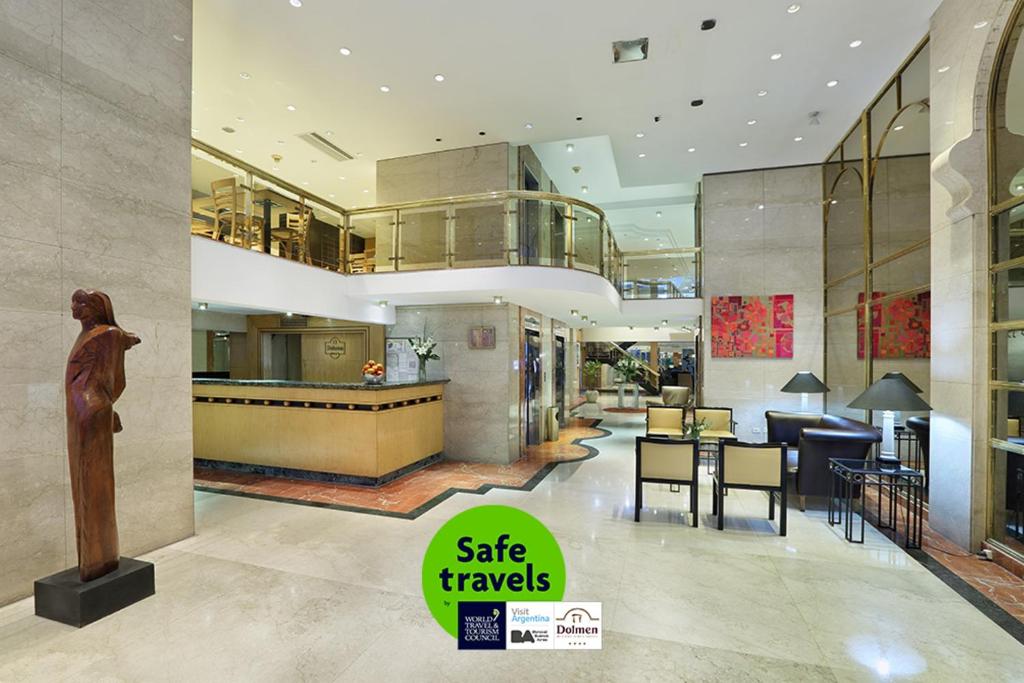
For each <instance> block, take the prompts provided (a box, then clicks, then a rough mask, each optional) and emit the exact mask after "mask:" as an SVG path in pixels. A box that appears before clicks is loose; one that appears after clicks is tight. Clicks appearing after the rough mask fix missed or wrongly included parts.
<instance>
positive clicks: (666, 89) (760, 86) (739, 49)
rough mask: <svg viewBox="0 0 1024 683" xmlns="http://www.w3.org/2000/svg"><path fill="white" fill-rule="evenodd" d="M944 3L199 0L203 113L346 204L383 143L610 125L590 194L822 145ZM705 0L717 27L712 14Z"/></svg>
mask: <svg viewBox="0 0 1024 683" xmlns="http://www.w3.org/2000/svg"><path fill="white" fill-rule="evenodd" d="M938 4H939V0H914V1H913V2H906V1H904V2H893V1H892V0H858V1H857V2H851V1H849V0H805V1H804V2H801V3H800V5H801V8H800V10H799V11H798V12H795V13H790V12H787V7H788V6H789V5H790V2H789V0H757V1H756V2H755V1H753V0H723V1H720V2H710V1H707V0H705V1H703V2H680V1H678V0H640V1H639V2H634V3H622V2H618V1H616V2H612V1H611V0H562V1H560V2H557V3H552V2H550V1H549V0H543V1H542V0H520V2H517V3H515V4H514V5H508V4H504V3H487V2H479V1H478V0H449V1H448V2H444V3H434V2H394V1H393V0H392V1H381V2H354V1H345V2H328V1H327V0H305V1H304V2H303V3H301V5H302V6H301V7H298V8H296V7H293V6H292V5H291V4H290V3H289V2H288V0H219V1H218V2H199V3H196V4H195V8H194V26H195V30H194V61H193V88H194V90H195V93H194V97H193V124H192V125H193V127H194V129H195V132H194V135H195V136H196V137H197V138H199V139H201V140H204V141H205V142H208V143H209V144H212V145H214V146H216V147H219V148H222V149H224V150H226V151H228V152H229V153H231V154H235V155H237V156H239V157H240V158H242V159H244V160H246V161H247V162H249V163H252V164H254V165H256V166H259V167H269V166H270V165H271V161H270V159H271V155H272V154H281V155H282V157H283V159H282V161H281V163H280V170H279V171H278V174H279V175H280V176H281V177H283V178H285V179H286V180H288V181H290V182H292V183H294V184H296V185H300V186H302V184H303V183H308V188H309V189H310V190H311V191H313V192H316V193H317V194H320V195H322V196H330V195H332V194H333V195H336V201H338V202H339V203H341V204H342V205H344V206H350V207H351V206H366V205H369V204H372V203H373V202H374V191H375V177H374V171H375V162H376V160H377V159H383V158H390V157H398V156H405V155H410V154H419V153H424V152H430V151H434V150H438V149H447V148H455V147H464V146H469V145H475V144H480V143H486V142H498V141H508V142H511V143H513V144H522V143H530V144H538V145H539V144H540V143H544V142H551V141H561V140H582V139H588V138H593V137H601V136H604V137H606V138H607V139H608V140H609V143H608V146H609V147H610V153H611V156H612V159H613V160H614V166H613V167H612V168H613V169H614V170H613V171H608V170H607V169H605V170H604V171H601V173H602V175H601V176H600V177H599V178H596V179H595V180H594V181H593V183H592V184H593V186H594V188H595V193H594V195H593V196H594V197H595V198H596V197H597V196H598V194H600V193H601V192H603V182H604V181H603V178H605V177H611V176H612V175H614V176H615V177H617V178H618V180H619V183H620V185H621V187H622V188H623V189H624V190H628V189H629V188H641V187H648V186H671V185H677V184H683V185H691V186H692V184H693V183H694V182H695V181H696V180H697V179H698V178H699V177H700V176H701V174H703V173H706V172H720V171H729V170H738V169H747V168H759V167H771V166H784V165H792V164H804V163H814V162H818V161H821V160H822V159H823V157H824V155H825V154H827V153H828V151H829V150H830V149H831V148H832V146H833V145H834V144H835V143H836V142H837V141H838V139H839V137H840V136H841V135H842V134H843V133H844V132H845V131H846V129H847V128H848V127H849V125H850V123H851V122H852V121H853V120H854V118H855V116H856V115H857V113H858V112H860V110H861V109H863V107H864V105H865V104H866V103H867V102H868V101H869V100H870V98H871V97H872V96H873V95H874V94H875V92H876V91H877V90H878V88H879V87H880V86H881V84H882V83H883V82H884V81H885V79H886V78H887V77H888V76H889V75H891V73H892V72H893V70H894V69H895V68H896V67H897V65H899V63H900V62H901V61H902V60H903V58H904V57H905V56H906V55H907V54H908V53H909V52H910V50H911V49H912V47H913V46H914V45H915V44H916V43H917V41H918V40H920V38H921V37H922V36H923V35H924V34H925V33H926V31H927V28H928V19H929V17H930V15H931V14H932V12H933V11H934V9H935V7H936V6H937V5H938ZM708 18H715V19H716V20H717V27H716V28H715V29H714V30H711V31H706V32H702V31H700V28H699V27H700V23H701V21H702V20H704V19H708ZM640 37H648V38H649V39H650V50H649V56H648V59H647V60H645V61H638V62H631V63H626V64H613V62H612V48H611V44H612V42H613V41H615V40H623V39H633V38H640ZM168 39H169V40H170V36H168ZM855 40H860V41H863V42H862V44H861V45H860V46H859V47H856V48H851V47H850V43H851V42H852V41H855ZM341 48H346V49H347V51H348V52H349V54H348V55H347V56H346V55H343V54H341V52H340V49H341ZM775 53H778V54H781V55H782V57H781V58H780V59H777V60H772V59H770V55H772V54H775ZM437 75H442V76H443V80H436V79H435V76H437ZM831 80H837V81H838V85H836V86H835V87H831V88H830V87H827V85H826V84H827V82H829V81H831ZM383 86H386V87H387V89H388V92H382V87H383ZM762 90H764V91H766V92H767V94H766V95H764V96H763V97H758V92H759V91H762ZM698 98H699V99H703V100H704V105H703V106H702V107H699V108H694V107H691V106H690V101H691V100H694V99H698ZM289 106H290V107H292V109H289V108H288V107H289ZM812 111H819V112H821V115H820V121H821V124H820V125H818V126H810V125H809V124H808V114H809V113H810V112H812ZM655 116H659V117H661V118H660V121H659V122H657V123H655V122H654V117H655ZM577 119H580V120H577ZM748 121H756V123H755V124H752V125H748V124H747V122H748ZM527 124H529V127H527ZM224 126H229V127H232V128H234V129H235V132H234V133H226V132H224V131H223V130H222V128H223V127H224ZM308 131H318V132H320V133H322V134H323V135H324V136H325V137H327V139H329V140H330V141H331V142H332V143H333V144H335V145H337V146H338V147H340V148H341V149H343V150H345V151H346V152H349V153H351V154H353V155H355V157H356V158H355V159H353V160H351V161H346V162H338V161H335V160H333V159H331V158H329V157H327V156H326V155H323V154H321V153H320V152H318V151H317V150H315V149H313V148H311V147H310V146H309V145H307V144H305V143H304V142H302V141H301V140H299V139H298V138H297V137H296V136H297V135H299V134H301V133H304V132H308ZM480 133H483V135H481V134H480ZM638 133H642V134H643V137H638V136H637V134H638ZM794 137H802V138H803V140H802V141H800V142H794ZM437 138H441V141H440V142H437V141H436V139H437ZM743 142H746V143H747V145H746V146H744V147H741V146H740V143H743ZM690 148H693V149H694V151H693V152H689V151H688V150H689V149H690ZM641 154H643V155H644V156H643V157H641V156H640V155H641ZM314 161H315V162H316V163H313V162H314ZM602 164H604V165H606V162H602ZM593 170H594V172H595V173H596V172H597V171H598V169H596V168H595V169H593ZM556 173H557V174H560V173H561V172H559V171H556ZM341 178H344V180H342V179H341ZM581 184H591V183H582V182H581ZM562 190H563V191H565V192H567V193H569V194H577V193H578V192H579V189H578V188H575V189H574V188H572V187H571V186H566V187H562ZM599 190H600V192H599ZM671 194H672V195H677V194H687V192H682V193H680V192H677V191H674V190H673V191H672V192H671ZM589 196H590V195H588V197H589ZM625 198H626V197H616V196H614V194H613V193H610V194H609V196H607V197H604V196H603V195H602V199H601V200H599V201H621V200H623V199H625Z"/></svg>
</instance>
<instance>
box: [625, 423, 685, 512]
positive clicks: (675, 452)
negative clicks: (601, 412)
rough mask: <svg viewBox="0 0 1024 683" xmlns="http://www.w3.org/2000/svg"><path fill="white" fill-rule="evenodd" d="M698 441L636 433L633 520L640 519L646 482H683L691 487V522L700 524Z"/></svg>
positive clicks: (677, 483)
mask: <svg viewBox="0 0 1024 683" xmlns="http://www.w3.org/2000/svg"><path fill="white" fill-rule="evenodd" d="M697 446H698V444H697V441H695V440H691V441H679V440H675V439H663V438H651V437H644V436H638V437H636V482H635V483H636V494H635V495H636V497H635V499H634V505H633V521H634V522H639V521H640V508H641V507H643V500H644V494H643V490H644V489H643V485H644V482H652V483H659V484H676V485H679V484H682V485H684V486H688V487H689V489H690V516H691V518H692V519H691V524H692V525H693V526H697V471H698V464H697V455H698V454H697Z"/></svg>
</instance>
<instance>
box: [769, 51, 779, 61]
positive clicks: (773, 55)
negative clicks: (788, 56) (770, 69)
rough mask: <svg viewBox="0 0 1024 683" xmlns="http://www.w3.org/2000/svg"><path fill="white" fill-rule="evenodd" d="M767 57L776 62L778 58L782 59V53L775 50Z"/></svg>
mask: <svg viewBox="0 0 1024 683" xmlns="http://www.w3.org/2000/svg"><path fill="white" fill-rule="evenodd" d="M769 59H771V60H772V61H773V62H777V61H779V60H780V59H782V53H781V52H775V53H773V54H772V56H771V57H769Z"/></svg>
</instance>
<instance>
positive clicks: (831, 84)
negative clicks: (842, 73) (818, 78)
mask: <svg viewBox="0 0 1024 683" xmlns="http://www.w3.org/2000/svg"><path fill="white" fill-rule="evenodd" d="M837 85H839V81H836V80H832V81H829V82H828V83H826V84H825V87H827V88H834V87H836V86H837Z"/></svg>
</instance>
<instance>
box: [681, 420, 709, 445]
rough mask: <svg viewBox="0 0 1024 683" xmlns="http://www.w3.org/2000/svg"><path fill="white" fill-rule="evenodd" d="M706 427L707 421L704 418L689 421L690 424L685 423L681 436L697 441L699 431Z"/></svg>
mask: <svg viewBox="0 0 1024 683" xmlns="http://www.w3.org/2000/svg"><path fill="white" fill-rule="evenodd" d="M707 428H708V423H707V421H706V420H703V419H702V420H701V421H700V422H691V423H690V424H688V425H686V428H685V433H684V434H683V438H684V439H687V440H689V439H693V440H696V441H699V440H700V434H701V432H703V431H704V430H705V429H707Z"/></svg>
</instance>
